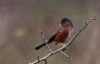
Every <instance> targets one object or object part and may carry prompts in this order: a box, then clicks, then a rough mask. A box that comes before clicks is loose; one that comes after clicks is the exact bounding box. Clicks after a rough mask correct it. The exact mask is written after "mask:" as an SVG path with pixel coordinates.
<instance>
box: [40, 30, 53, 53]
mask: <svg viewBox="0 0 100 64" xmlns="http://www.w3.org/2000/svg"><path fill="white" fill-rule="evenodd" d="M39 31H40V33H41V36H42V38H43V40H44V42H45V43H46V45H47V48H48V50H49V52H50V53H52V50H51V48H50V46H49V45H48V43H47V40H46V39H45V37H44V35H43V32H42V31H41V30H40V29H39Z"/></svg>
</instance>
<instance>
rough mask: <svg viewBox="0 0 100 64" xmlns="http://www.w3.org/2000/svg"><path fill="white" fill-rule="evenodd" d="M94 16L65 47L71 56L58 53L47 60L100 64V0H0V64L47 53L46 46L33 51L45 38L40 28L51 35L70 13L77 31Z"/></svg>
mask: <svg viewBox="0 0 100 64" xmlns="http://www.w3.org/2000/svg"><path fill="white" fill-rule="evenodd" d="M94 16H95V17H96V19H97V20H96V22H93V23H91V24H89V26H88V28H87V29H86V30H84V31H83V32H82V33H81V35H79V36H78V37H77V38H76V39H75V41H74V42H73V43H72V44H71V45H70V46H69V47H68V48H67V50H66V51H65V52H66V53H67V54H68V55H69V56H70V57H71V58H72V60H69V61H67V58H66V57H65V56H63V55H62V54H61V53H57V54H55V55H54V56H51V57H50V58H48V59H47V60H48V64H100V50H99V49H100V39H99V38H100V34H99V33H100V28H99V27H100V22H99V21H100V0H0V64H28V63H29V61H30V62H32V61H34V60H36V59H37V56H40V57H43V56H45V55H46V54H47V53H48V50H47V48H46V47H44V48H42V49H40V50H39V51H33V48H34V47H35V46H38V45H39V44H41V43H42V42H43V40H42V38H41V35H40V32H39V31H38V29H41V30H42V31H43V33H44V34H45V36H46V39H49V38H50V37H51V36H52V34H54V33H55V32H56V31H57V27H58V24H57V21H60V20H61V19H62V18H63V17H68V18H70V19H71V20H72V22H73V24H74V32H73V35H74V34H75V33H76V32H77V31H78V30H79V28H80V27H81V26H82V25H83V24H84V23H85V22H86V21H88V19H91V18H92V17H94ZM53 44H54V43H52V44H50V46H51V48H52V49H53V50H55V47H56V46H55V45H53ZM39 64H44V62H40V63H39Z"/></svg>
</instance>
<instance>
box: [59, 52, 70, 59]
mask: <svg viewBox="0 0 100 64" xmlns="http://www.w3.org/2000/svg"><path fill="white" fill-rule="evenodd" d="M60 52H61V53H62V54H63V55H64V56H65V57H67V58H70V57H69V56H68V55H67V54H66V53H64V52H63V51H60Z"/></svg>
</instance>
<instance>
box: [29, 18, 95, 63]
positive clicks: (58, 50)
mask: <svg viewBox="0 0 100 64" xmlns="http://www.w3.org/2000/svg"><path fill="white" fill-rule="evenodd" d="M94 20H96V19H95V17H94V18H92V19H91V20H89V21H87V22H86V23H85V25H84V26H83V27H82V28H81V29H80V30H79V32H77V33H76V34H75V35H74V36H73V37H72V38H71V39H70V40H69V41H68V43H66V44H65V45H64V46H62V47H61V48H59V49H57V50H56V51H52V53H48V54H47V55H46V56H44V57H42V58H40V59H39V60H36V61H34V62H32V63H30V64H36V63H38V62H40V61H43V60H45V59H47V58H48V57H50V56H52V55H54V54H56V53H58V52H61V50H63V49H64V48H65V47H67V46H69V45H70V44H71V43H72V42H73V41H74V40H75V38H76V37H77V36H78V35H79V34H80V33H81V32H82V31H83V30H84V29H85V28H86V27H87V26H88V25H89V24H90V22H92V21H94ZM43 39H44V38H43Z"/></svg>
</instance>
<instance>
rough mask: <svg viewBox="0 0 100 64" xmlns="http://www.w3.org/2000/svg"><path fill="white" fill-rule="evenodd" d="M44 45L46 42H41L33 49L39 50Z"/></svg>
mask: <svg viewBox="0 0 100 64" xmlns="http://www.w3.org/2000/svg"><path fill="white" fill-rule="evenodd" d="M47 43H48V44H49V43H51V42H47ZM45 45H46V43H42V44H40V45H39V46H37V47H35V48H34V49H35V50H39V49H40V48H42V47H44V46H45Z"/></svg>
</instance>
